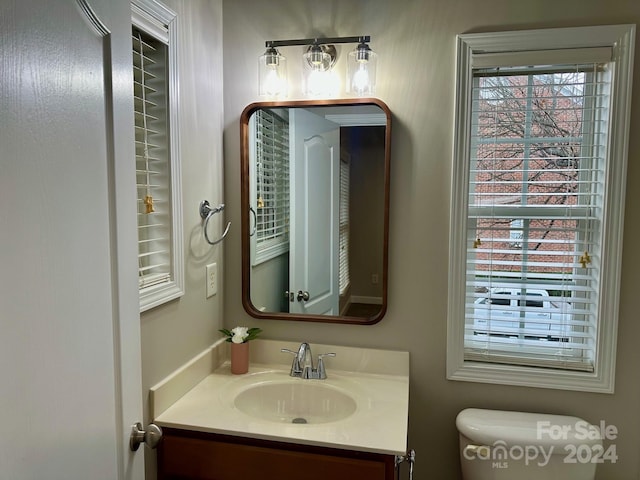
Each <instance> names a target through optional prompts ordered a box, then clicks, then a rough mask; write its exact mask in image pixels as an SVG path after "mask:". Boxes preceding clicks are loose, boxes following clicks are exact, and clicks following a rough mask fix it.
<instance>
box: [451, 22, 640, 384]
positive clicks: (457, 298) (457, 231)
mask: <svg viewBox="0 0 640 480" xmlns="http://www.w3.org/2000/svg"><path fill="white" fill-rule="evenodd" d="M634 43H635V26H634V25H611V26H596V27H574V28H557V29H545V30H530V31H514V32H498V33H481V34H464V35H458V37H457V60H456V62H457V63H456V123H455V139H454V152H453V169H452V190H451V195H452V197H451V215H450V218H451V230H450V240H451V249H450V256H449V299H448V320H447V322H448V328H447V378H448V379H450V380H460V381H472V382H483V383H495V384H506V385H522V386H530V387H542V388H555V389H566V390H578V391H591V392H600V393H613V391H614V377H615V375H614V373H615V353H616V340H617V317H618V308H619V291H620V271H621V256H622V233H623V217H624V200H625V187H626V166H627V151H628V139H629V128H628V125H629V118H630V99H631V84H632V80H631V75H632V64H633V50H634ZM601 47H608V48H611V49H612V51H613V60H612V62H611V63H610V66H611V68H612V80H611V105H610V117H609V122H610V129H609V132H610V134H609V139H608V143H607V149H608V152H607V156H606V159H605V164H606V167H605V168H606V172H607V174H606V175H607V179H608V180H607V182H606V184H605V199H604V211H603V216H602V221H603V226H602V256H603V258H606V259H607V260H606V261H605V262H602V263H603V265H602V267H601V273H600V280H601V283H600V285H601V287H600V303H599V307H598V318H599V319H607V321H606V322H605V321H599V322H598V323H599V330H598V332H599V333H598V338H597V348H596V360H595V365H594V372H593V373H591V372H580V371H569V370H558V369H549V368H541V367H531V366H519V365H513V364H508V365H507V364H497V363H495V364H494V363H482V362H475V361H470V360H465V359H464V328H465V293H466V292H465V290H466V288H465V285H466V259H467V254H466V250H467V226H468V225H467V214H468V201H469V200H468V198H469V197H468V195H469V183H470V173H469V162H470V158H469V157H470V147H471V101H472V98H471V97H472V87H473V72H472V58H473V56H474V54H492V53H496V54H503V53H505V52H512V53H513V54H514V58H515V57H522V56H527V55H531V54H532V53H534V52H535V53H534V54H535V55H543V56H545V58H546V56H547V55H548V57H549V61H550V63H551V64H553V63H554V56H555V55H556V54H558V53H560V51H561V50H562V49H584V48H601ZM602 285H606V286H607V288H602Z"/></svg>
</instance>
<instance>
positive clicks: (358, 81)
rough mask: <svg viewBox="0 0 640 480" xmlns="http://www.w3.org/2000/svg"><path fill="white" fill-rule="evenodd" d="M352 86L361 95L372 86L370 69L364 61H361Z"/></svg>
mask: <svg viewBox="0 0 640 480" xmlns="http://www.w3.org/2000/svg"><path fill="white" fill-rule="evenodd" d="M352 88H353V91H354V92H355V93H357V94H359V95H361V94H363V93H367V92H368V91H369V89H370V88H371V83H370V80H369V69H368V68H367V67H366V66H365V64H364V63H360V65H359V67H358V70H357V71H356V73H354V75H353V80H352Z"/></svg>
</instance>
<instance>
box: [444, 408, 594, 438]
mask: <svg viewBox="0 0 640 480" xmlns="http://www.w3.org/2000/svg"><path fill="white" fill-rule="evenodd" d="M456 426H457V428H458V431H459V432H460V433H461V434H462V435H464V436H465V437H467V438H468V439H469V440H471V441H472V442H474V443H476V444H478V445H494V444H495V442H501V443H503V444H505V445H520V446H526V445H538V446H544V447H549V446H555V447H564V446H565V445H568V444H573V445H583V444H584V445H596V444H602V435H601V432H600V427H599V426H595V425H592V424H590V423H589V422H587V421H585V420H583V419H581V418H578V417H572V416H566V415H551V414H546V413H524V412H510V411H505V410H486V409H480V408H467V409H465V410H463V411H461V412H460V413H459V414H458V416H457V418H456Z"/></svg>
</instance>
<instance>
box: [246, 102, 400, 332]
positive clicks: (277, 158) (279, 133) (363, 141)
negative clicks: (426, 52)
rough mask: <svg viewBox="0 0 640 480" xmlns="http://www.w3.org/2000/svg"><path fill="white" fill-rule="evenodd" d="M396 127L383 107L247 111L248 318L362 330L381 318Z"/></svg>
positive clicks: (297, 105)
mask: <svg viewBox="0 0 640 480" xmlns="http://www.w3.org/2000/svg"><path fill="white" fill-rule="evenodd" d="M390 118H391V115H390V112H389V109H388V108H387V106H386V105H384V103H382V102H380V101H378V100H360V99H358V100H336V101H332V102H322V101H299V102H282V103H273V102H265V103H257V104H252V105H249V106H248V107H247V108H246V109H245V111H244V112H243V114H242V118H241V137H242V146H241V147H242V263H243V275H242V278H243V295H242V297H243V304H244V307H245V309H246V310H247V312H248V313H249V314H251V315H253V316H254V317H257V318H279V319H289V320H311V321H324V322H345V323H365V324H366V323H375V322H377V321H379V320H380V319H381V318H382V316H383V315H384V313H385V311H386V301H387V250H388V245H387V240H388V215H389V214H388V212H389V208H388V205H389V139H390Z"/></svg>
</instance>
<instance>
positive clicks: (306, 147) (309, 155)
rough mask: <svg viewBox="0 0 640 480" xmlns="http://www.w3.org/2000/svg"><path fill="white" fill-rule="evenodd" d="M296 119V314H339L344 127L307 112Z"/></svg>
mask: <svg viewBox="0 0 640 480" xmlns="http://www.w3.org/2000/svg"><path fill="white" fill-rule="evenodd" d="M290 115H291V116H290V118H289V122H290V125H291V134H290V137H289V141H290V143H291V152H292V155H291V175H290V179H291V187H290V198H291V230H290V255H289V272H290V276H289V288H290V291H293V292H294V298H293V302H292V303H290V306H291V308H290V312H291V313H307V314H318V315H338V314H339V312H338V309H339V291H338V265H339V259H338V232H339V223H338V222H339V216H338V213H339V200H340V163H339V162H340V129H339V127H338V125H337V124H335V123H333V122H330V121H328V120H326V119H324V118H323V117H320V116H318V115H315V114H313V113H311V112H309V111H307V110H304V109H299V108H292V109H291V110H290ZM298 292H302V295H306V294H308V299H307V297H306V296H305V297H304V298H302V297H301V296H300V295H298Z"/></svg>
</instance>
